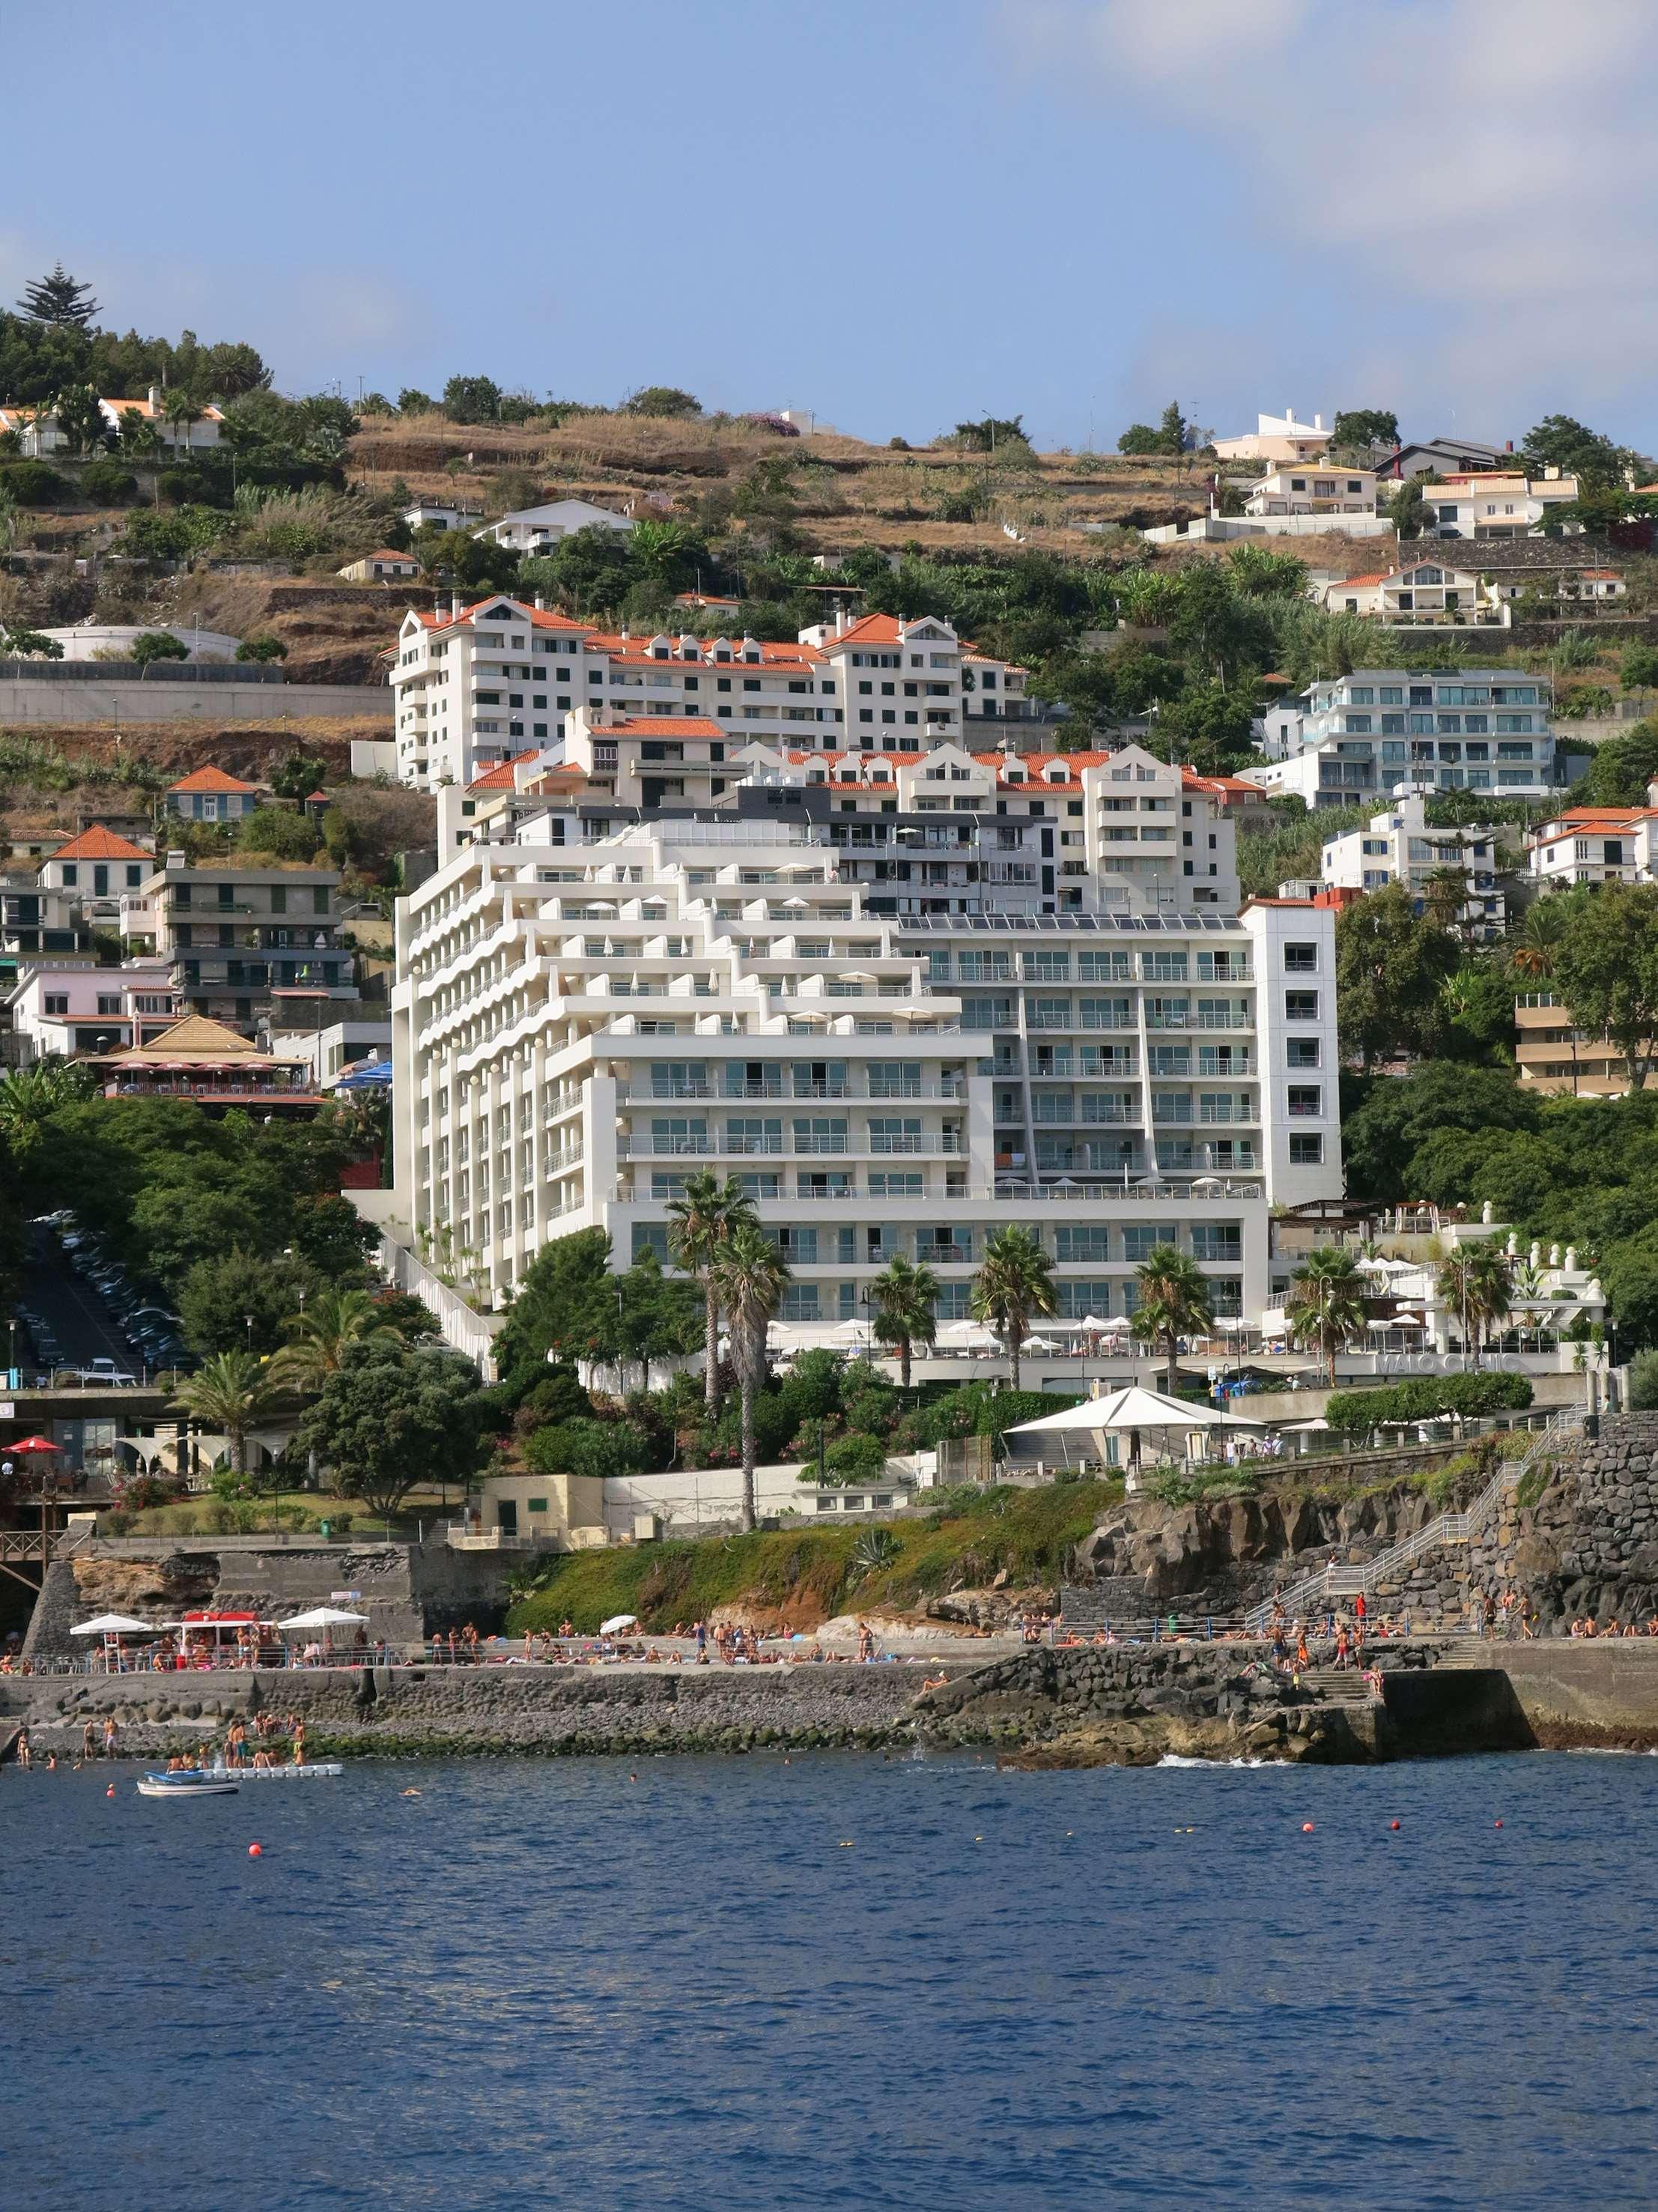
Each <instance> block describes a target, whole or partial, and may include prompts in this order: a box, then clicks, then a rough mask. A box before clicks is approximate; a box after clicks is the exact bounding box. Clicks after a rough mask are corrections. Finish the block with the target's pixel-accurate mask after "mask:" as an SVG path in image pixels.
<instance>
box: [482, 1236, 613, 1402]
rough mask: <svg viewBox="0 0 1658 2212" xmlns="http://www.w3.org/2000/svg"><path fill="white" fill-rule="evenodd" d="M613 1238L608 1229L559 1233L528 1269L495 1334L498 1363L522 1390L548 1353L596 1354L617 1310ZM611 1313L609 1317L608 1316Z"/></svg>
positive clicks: (606, 1338) (537, 1375) (537, 1374)
mask: <svg viewBox="0 0 1658 2212" xmlns="http://www.w3.org/2000/svg"><path fill="white" fill-rule="evenodd" d="M615 1315H616V1291H615V1277H614V1276H613V1275H612V1274H611V1273H610V1233H609V1231H606V1230H604V1229H580V1230H577V1231H576V1232H575V1233H574V1236H570V1237H551V1238H550V1239H549V1241H548V1242H547V1243H545V1244H544V1245H543V1246H542V1248H541V1249H540V1251H539V1252H537V1254H536V1256H535V1258H534V1259H533V1260H532V1261H531V1262H530V1265H529V1267H527V1268H526V1269H525V1273H524V1278H523V1280H522V1281H521V1282H520V1283H519V1286H518V1289H517V1291H515V1292H514V1294H513V1302H512V1304H511V1305H509V1306H508V1308H507V1318H506V1321H505V1322H504V1323H503V1325H502V1327H501V1331H500V1334H498V1335H497V1336H496V1338H495V1364H496V1366H497V1369H498V1370H499V1371H500V1373H501V1376H503V1378H511V1379H512V1380H513V1383H514V1384H515V1386H516V1387H517V1388H518V1390H519V1395H522V1394H523V1391H524V1390H525V1389H528V1388H529V1387H530V1385H531V1383H535V1382H537V1381H538V1380H539V1379H540V1378H541V1376H543V1375H544V1373H545V1371H546V1361H547V1355H548V1353H549V1352H558V1353H560V1354H561V1355H562V1356H563V1357H565V1358H570V1359H589V1358H593V1357H595V1356H596V1354H597V1353H598V1351H599V1349H600V1347H601V1341H602V1342H604V1343H608V1342H609V1341H610V1337H609V1334H608V1332H610V1330H611V1329H612V1328H613V1327H614V1321H615ZM607 1316H608V1318H607Z"/></svg>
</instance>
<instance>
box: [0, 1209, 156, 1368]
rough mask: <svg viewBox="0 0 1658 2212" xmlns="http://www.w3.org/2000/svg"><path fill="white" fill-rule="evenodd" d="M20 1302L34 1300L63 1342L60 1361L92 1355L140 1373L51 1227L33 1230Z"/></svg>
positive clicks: (80, 1362) (70, 1363)
mask: <svg viewBox="0 0 1658 2212" xmlns="http://www.w3.org/2000/svg"><path fill="white" fill-rule="evenodd" d="M19 1303H20V1304H23V1305H26V1306H33V1308H34V1309H35V1310H36V1311H37V1312H39V1314H40V1315H41V1316H43V1318H44V1319H45V1321H46V1324H47V1326H48V1327H49V1328H51V1329H52V1331H53V1333H54V1334H56V1336H57V1339H58V1344H59V1345H60V1346H62V1353H63V1356H62V1358H61V1360H60V1361H59V1364H60V1366H64V1367H89V1366H90V1365H91V1364H92V1363H93V1361H94V1359H112V1360H113V1361H114V1362H115V1364H116V1365H117V1367H118V1368H121V1369H124V1370H125V1371H126V1372H127V1373H129V1374H131V1375H135V1376H142V1373H143V1370H142V1368H141V1366H140V1365H139V1363H138V1361H137V1358H135V1357H134V1354H133V1351H132V1347H131V1345H129V1344H128V1342H127V1340H126V1339H125V1337H124V1336H123V1335H122V1334H121V1331H120V1327H119V1325H118V1322H117V1321H116V1319H115V1316H114V1315H113V1314H112V1313H111V1311H110V1310H109V1308H108V1307H107V1306H106V1304H104V1302H103V1300H102V1299H101V1298H100V1297H99V1296H98V1293H97V1292H96V1291H94V1289H93V1287H92V1285H90V1284H89V1283H87V1282H84V1281H82V1278H81V1277H80V1276H79V1275H77V1274H76V1272H75V1270H74V1268H73V1267H70V1264H69V1257H68V1255H67V1254H66V1253H65V1252H64V1249H63V1247H62V1246H61V1245H60V1244H59V1243H58V1239H57V1238H56V1237H54V1236H53V1235H52V1231H50V1230H49V1229H42V1228H39V1227H34V1228H32V1229H31V1230H30V1231H29V1252H28V1259H27V1261H26V1263H25V1265H24V1268H23V1278H22V1285H21V1291H20V1294H19Z"/></svg>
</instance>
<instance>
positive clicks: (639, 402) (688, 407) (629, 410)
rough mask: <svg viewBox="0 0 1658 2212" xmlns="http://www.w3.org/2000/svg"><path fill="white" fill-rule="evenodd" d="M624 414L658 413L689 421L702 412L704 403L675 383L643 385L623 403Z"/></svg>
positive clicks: (672, 418) (670, 418) (630, 393)
mask: <svg viewBox="0 0 1658 2212" xmlns="http://www.w3.org/2000/svg"><path fill="white" fill-rule="evenodd" d="M622 412H623V414H624V415H658V416H665V417H667V418H668V419H669V420H671V421H674V420H677V421H682V422H683V421H689V419H690V418H691V417H692V416H696V415H700V414H701V412H702V403H701V400H700V399H695V398H692V396H691V394H690V393H689V392H682V391H681V390H680V389H679V387H678V386H677V385H675V384H646V385H641V387H640V389H639V390H638V391H637V392H629V395H628V397H627V398H625V399H624V400H623V403H622Z"/></svg>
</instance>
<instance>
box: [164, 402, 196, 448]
mask: <svg viewBox="0 0 1658 2212" xmlns="http://www.w3.org/2000/svg"><path fill="white" fill-rule="evenodd" d="M162 404H163V409H164V411H165V413H166V416H167V422H168V424H169V426H170V427H171V428H172V429H173V430H174V431H176V432H181V433H182V434H183V435H182V436H181V437H180V438H179V439H176V440H175V445H176V446H178V447H182V449H183V450H184V451H185V452H186V453H187V452H188V451H189V447H190V426H191V423H192V422H200V421H201V419H202V410H201V409H200V407H199V406H197V403H196V402H195V400H193V399H192V398H191V396H190V394H189V393H188V392H185V391H182V390H179V391H174V392H167V393H166V394H164V396H163V402H162Z"/></svg>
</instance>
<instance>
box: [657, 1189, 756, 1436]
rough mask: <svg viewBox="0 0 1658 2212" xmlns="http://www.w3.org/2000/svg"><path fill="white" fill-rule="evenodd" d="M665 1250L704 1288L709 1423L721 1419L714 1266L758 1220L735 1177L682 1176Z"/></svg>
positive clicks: (705, 1393) (672, 1202)
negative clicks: (731, 1242)
mask: <svg viewBox="0 0 1658 2212" xmlns="http://www.w3.org/2000/svg"><path fill="white" fill-rule="evenodd" d="M668 1222H669V1227H668V1250H669V1252H670V1253H671V1255H672V1257H673V1261H674V1264H675V1265H676V1266H677V1267H683V1269H684V1270H685V1272H686V1273H687V1274H688V1275H694V1276H695V1278H696V1279H697V1281H698V1282H699V1283H701V1285H702V1297H703V1303H704V1312H705V1336H704V1358H705V1359H706V1361H707V1365H706V1367H705V1370H704V1372H703V1380H702V1389H703V1397H704V1402H705V1404H706V1405H707V1407H708V1418H709V1419H710V1420H717V1419H719V1415H720V1290H719V1285H718V1284H717V1282H716V1281H715V1279H714V1263H715V1261H717V1260H718V1258H719V1256H720V1252H721V1250H722V1249H724V1247H725V1246H726V1244H727V1243H730V1241H731V1239H732V1237H734V1236H735V1235H736V1234H737V1232H738V1230H740V1229H757V1228H758V1227H759V1217H758V1216H757V1215H756V1212H755V1210H754V1207H753V1205H752V1204H751V1202H750V1200H749V1198H748V1196H747V1194H745V1193H744V1188H743V1186H742V1184H741V1183H740V1182H738V1179H737V1177H736V1176H727V1177H726V1181H725V1182H720V1179H719V1177H718V1176H713V1175H710V1174H709V1173H708V1170H706V1169H699V1170H697V1171H696V1172H695V1174H694V1175H689V1176H686V1178H685V1181H684V1184H683V1188H681V1191H680V1194H679V1196H678V1197H677V1198H675V1199H671V1200H669V1202H668Z"/></svg>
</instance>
